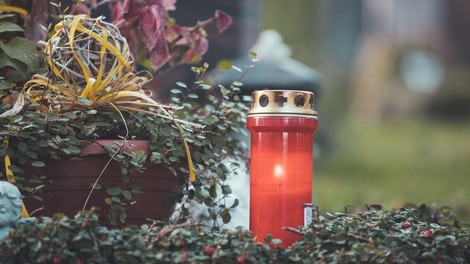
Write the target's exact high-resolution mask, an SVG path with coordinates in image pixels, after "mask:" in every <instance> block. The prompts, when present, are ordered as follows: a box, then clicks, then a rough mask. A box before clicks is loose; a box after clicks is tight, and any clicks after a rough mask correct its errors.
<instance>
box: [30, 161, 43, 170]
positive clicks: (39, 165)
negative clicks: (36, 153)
mask: <svg viewBox="0 0 470 264" xmlns="http://www.w3.org/2000/svg"><path fill="white" fill-rule="evenodd" d="M31 166H33V167H38V168H40V167H44V166H46V164H45V163H44V162H42V161H39V160H36V161H34V162H33V163H31Z"/></svg>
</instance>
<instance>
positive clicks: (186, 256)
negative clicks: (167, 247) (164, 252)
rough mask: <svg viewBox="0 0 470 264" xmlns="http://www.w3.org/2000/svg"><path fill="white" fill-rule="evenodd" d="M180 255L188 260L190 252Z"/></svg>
mask: <svg viewBox="0 0 470 264" xmlns="http://www.w3.org/2000/svg"><path fill="white" fill-rule="evenodd" d="M180 257H181V258H182V259H183V260H187V259H188V253H181V255H180Z"/></svg>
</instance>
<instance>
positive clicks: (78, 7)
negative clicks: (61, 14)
mask: <svg viewBox="0 0 470 264" xmlns="http://www.w3.org/2000/svg"><path fill="white" fill-rule="evenodd" d="M70 14H71V15H79V14H86V15H90V14H91V11H90V9H89V8H88V7H87V6H86V5H83V4H73V5H72V9H71V10H70Z"/></svg>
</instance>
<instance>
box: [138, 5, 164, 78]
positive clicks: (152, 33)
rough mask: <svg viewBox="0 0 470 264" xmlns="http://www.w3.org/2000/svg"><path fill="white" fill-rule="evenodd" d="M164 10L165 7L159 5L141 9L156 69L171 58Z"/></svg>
mask: <svg viewBox="0 0 470 264" xmlns="http://www.w3.org/2000/svg"><path fill="white" fill-rule="evenodd" d="M162 12H164V10H163V8H162V7H161V6H158V5H152V6H146V7H144V8H142V10H141V18H140V24H141V27H142V32H143V33H144V37H145V38H146V40H145V42H146V43H147V49H148V51H149V52H150V53H151V57H150V60H151V62H152V65H153V68H154V69H158V68H160V67H162V66H163V65H164V64H165V63H166V62H167V61H168V60H169V59H170V52H169V50H168V46H167V43H166V39H165V22H164V20H163V19H162Z"/></svg>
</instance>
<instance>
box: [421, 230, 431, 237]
mask: <svg viewBox="0 0 470 264" xmlns="http://www.w3.org/2000/svg"><path fill="white" fill-rule="evenodd" d="M423 236H424V237H430V236H432V231H431V230H425V231H424V232H423Z"/></svg>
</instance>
